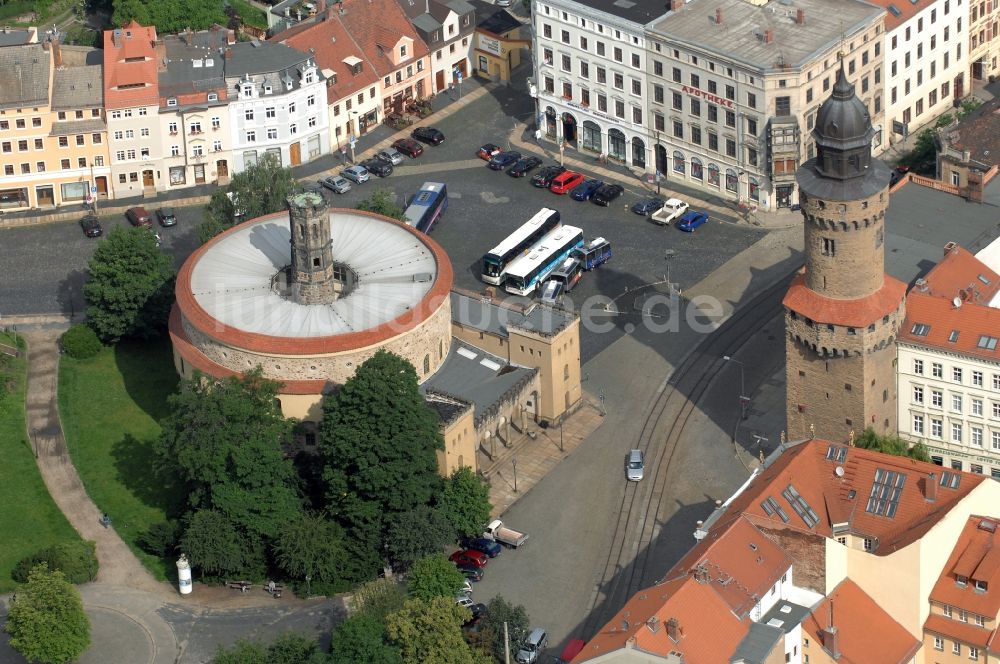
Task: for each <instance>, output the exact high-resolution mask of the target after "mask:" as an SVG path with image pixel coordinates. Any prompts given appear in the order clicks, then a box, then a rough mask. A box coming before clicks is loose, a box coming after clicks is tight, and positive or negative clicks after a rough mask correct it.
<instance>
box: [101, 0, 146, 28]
mask: <svg viewBox="0 0 1000 664" xmlns="http://www.w3.org/2000/svg"><path fill="white" fill-rule="evenodd" d="M112 7H114V13H113V14H112V15H111V24H112V25H113V26H115V27H116V28H120V27H122V26H124V25H125V24H126V23H128V22H129V21H133V20H134V21H138V22H139V23H140V24H141V25H150V22H149V12H148V11H146V4H145V3H144V2H143V1H142V0H114V2H113V4H112Z"/></svg>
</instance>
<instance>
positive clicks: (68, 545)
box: [10, 540, 98, 583]
mask: <svg viewBox="0 0 1000 664" xmlns="http://www.w3.org/2000/svg"><path fill="white" fill-rule="evenodd" d="M41 564H45V566H46V569H49V570H53V571H55V570H58V571H60V572H62V573H63V575H64V577H65V579H66V580H67V581H69V582H70V583H88V582H89V581H93V580H94V579H96V578H97V569H98V565H97V553H96V545H95V543H94V542H91V541H90V540H83V541H74V542H62V543H61V544H56V545H54V546H50V547H48V548H46V549H42V550H41V551H38V552H37V553H33V554H32V555H30V556H28V557H27V558H24V559H23V560H21V561H20V562H19V563H18V564H17V565H16V566H15V567H14V570H13V571H12V572H11V573H10V576H11V578H13V579H14V580H15V581H17V582H19V583H24V582H25V581H27V580H28V577H29V576H30V575H31V572H32V570H34V569H35V568H36V567H38V566H39V565H41Z"/></svg>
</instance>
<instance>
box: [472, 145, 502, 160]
mask: <svg viewBox="0 0 1000 664" xmlns="http://www.w3.org/2000/svg"><path fill="white" fill-rule="evenodd" d="M501 152H503V148H502V147H500V146H499V145H496V144H494V143H486V144H484V145H483V146H482V147H481V148H479V152H477V153H476V154H477V155H479V158H480V159H485V160H486V161H489V160H490V159H492V158H493V157H495V156H497V155H498V154H500V153H501Z"/></svg>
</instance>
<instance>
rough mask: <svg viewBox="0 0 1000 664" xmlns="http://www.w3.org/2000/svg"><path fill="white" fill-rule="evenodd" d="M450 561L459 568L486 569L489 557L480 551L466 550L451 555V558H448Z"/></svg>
mask: <svg viewBox="0 0 1000 664" xmlns="http://www.w3.org/2000/svg"><path fill="white" fill-rule="evenodd" d="M448 560H450V561H451V562H453V563H455V564H456V565H458V566H459V567H476V568H482V567H486V563H487V562H489V556H487V555H486V554H485V553H482V552H480V551H472V550H469V549H464V550H462V551H456V552H455V553H453V554H451V556H449V557H448Z"/></svg>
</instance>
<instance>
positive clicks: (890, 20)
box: [871, 0, 934, 32]
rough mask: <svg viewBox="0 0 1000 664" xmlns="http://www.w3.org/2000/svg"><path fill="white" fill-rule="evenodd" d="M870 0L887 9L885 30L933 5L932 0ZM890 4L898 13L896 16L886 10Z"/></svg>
mask: <svg viewBox="0 0 1000 664" xmlns="http://www.w3.org/2000/svg"><path fill="white" fill-rule="evenodd" d="M871 2H872V4H874V5H878V6H879V7H884V8H885V9H886V10H887V11H886V12H885V31H886V32H891V31H892V30H895V29H896V28H898V27H899V26H901V25H902V24H903V23H906V22H907V21H908V20H910V19H911V18H913V17H914V16H916V15H917V14H919V13H920V12H922V11H923V10H925V9H927V8H928V7H931V6H932V5H934V0H871ZM891 6H895V8H896V11H897V12H898V13H899V15H898V16H897V15H896V14H894V13H893V12H891V11H888V9H889V7H891Z"/></svg>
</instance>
